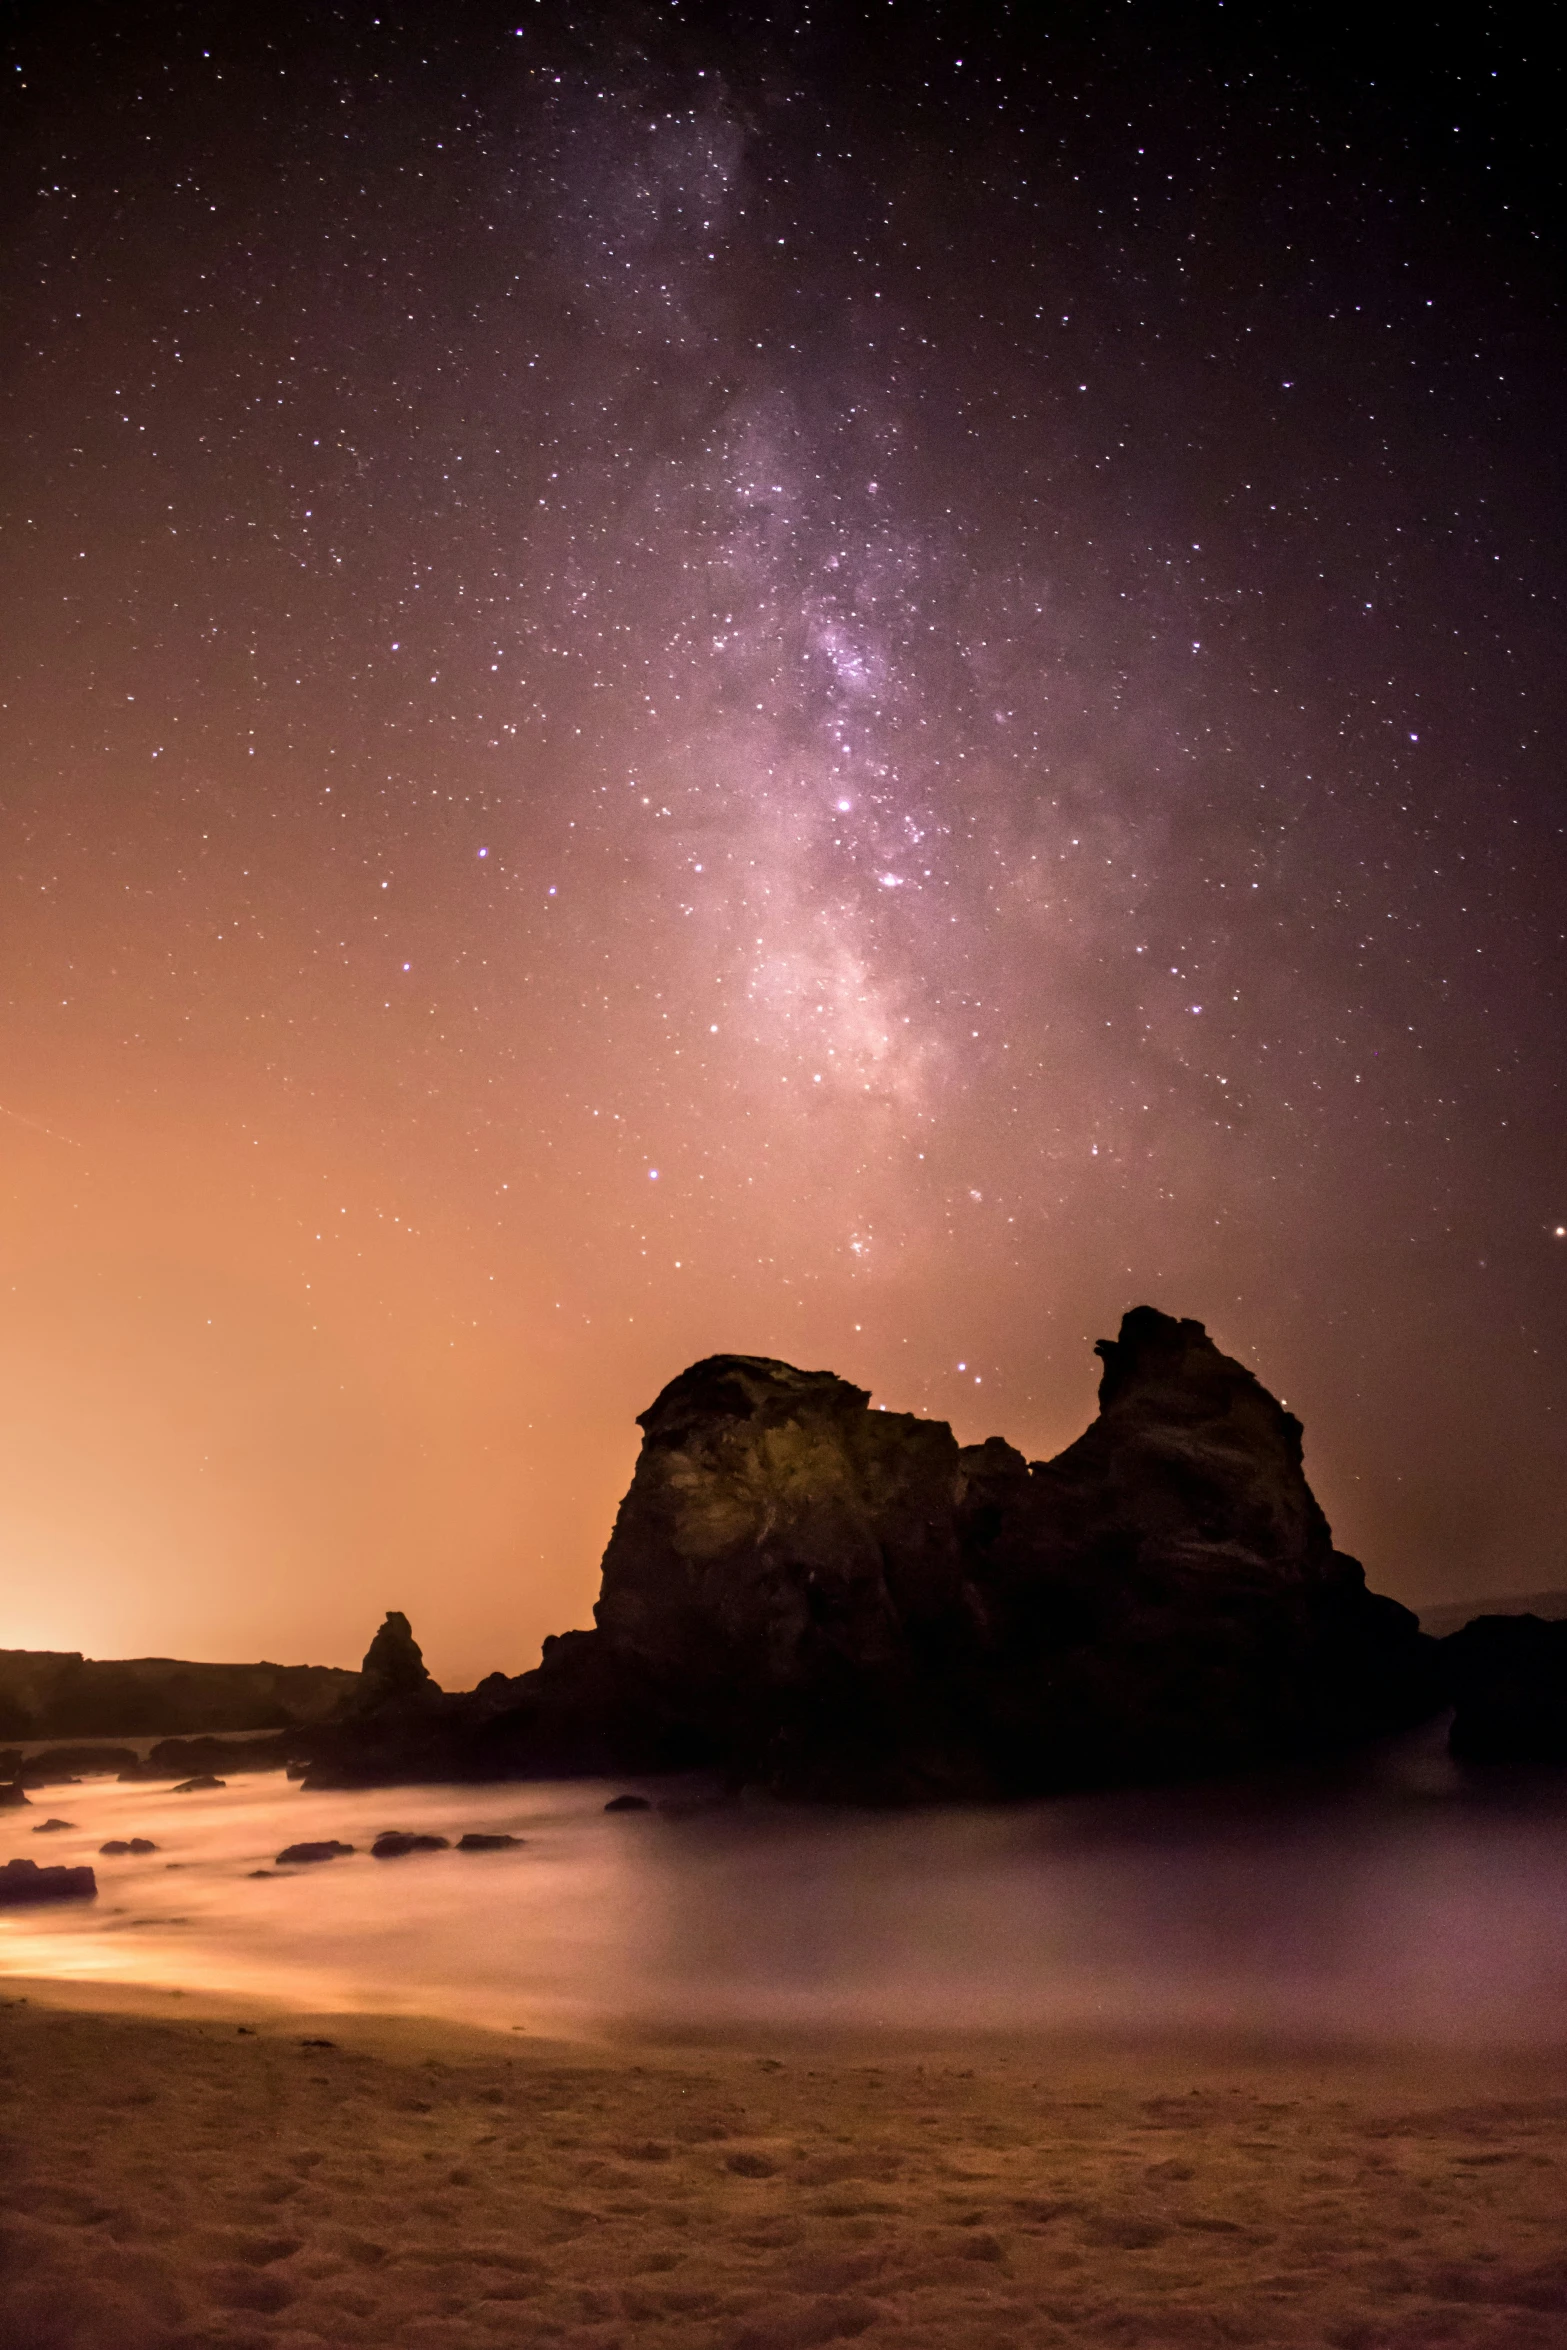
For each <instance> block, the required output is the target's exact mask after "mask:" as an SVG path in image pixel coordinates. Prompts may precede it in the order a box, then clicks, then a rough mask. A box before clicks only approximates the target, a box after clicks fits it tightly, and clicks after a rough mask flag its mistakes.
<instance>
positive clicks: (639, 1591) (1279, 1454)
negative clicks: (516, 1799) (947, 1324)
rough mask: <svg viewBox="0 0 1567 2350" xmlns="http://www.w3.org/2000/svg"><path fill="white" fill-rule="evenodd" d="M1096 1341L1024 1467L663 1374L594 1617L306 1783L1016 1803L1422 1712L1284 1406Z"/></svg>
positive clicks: (1239, 1374)
mask: <svg viewBox="0 0 1567 2350" xmlns="http://www.w3.org/2000/svg"><path fill="white" fill-rule="evenodd" d="M1097 1351H1098V1353H1099V1354H1100V1356H1101V1358H1102V1360H1103V1364H1104V1372H1103V1377H1102V1380H1101V1384H1100V1396H1099V1416H1098V1418H1097V1419H1096V1420H1095V1422H1094V1423H1093V1425H1092V1426H1091V1427H1090V1428H1089V1429H1088V1430H1087V1431H1086V1432H1085V1433H1084V1434H1083V1435H1082V1436H1081V1437H1079V1438H1078V1440H1077V1442H1076V1443H1075V1444H1073V1445H1071V1446H1069V1447H1068V1448H1067V1450H1066V1451H1065V1452H1063V1453H1061V1454H1060V1455H1059V1456H1058V1457H1057V1458H1056V1459H1055V1460H1053V1461H1048V1462H1034V1463H1032V1464H1030V1463H1029V1462H1027V1461H1025V1460H1024V1458H1023V1456H1022V1455H1021V1454H1020V1453H1018V1452H1016V1451H1014V1450H1013V1448H1012V1447H1011V1446H1010V1445H1008V1444H1006V1443H1004V1442H1003V1441H1002V1440H1001V1439H1000V1438H998V1437H993V1438H991V1439H990V1440H989V1441H988V1442H987V1443H985V1444H982V1445H970V1446H960V1445H959V1444H958V1443H957V1441H956V1439H955V1438H954V1436H953V1434H952V1432H951V1430H950V1429H949V1428H947V1427H946V1426H945V1425H943V1424H942V1423H941V1422H938V1421H928V1420H921V1419H917V1418H915V1417H913V1416H912V1415H910V1414H907V1413H894V1412H880V1411H872V1410H871V1409H870V1408H869V1398H868V1396H867V1395H866V1394H865V1392H864V1391H863V1390H862V1389H860V1388H857V1387H853V1386H851V1385H850V1384H849V1383H848V1382H847V1381H846V1380H842V1379H839V1378H836V1377H835V1376H834V1375H833V1374H832V1373H831V1372H825V1371H821V1372H811V1371H799V1370H796V1369H794V1368H793V1367H792V1366H791V1365H789V1364H787V1363H779V1362H771V1361H767V1360H764V1359H762V1358H759V1357H754V1356H745V1355H718V1356H714V1357H712V1358H710V1359H709V1360H708V1361H706V1362H702V1363H698V1364H696V1365H694V1366H693V1367H692V1368H691V1369H690V1370H688V1371H685V1372H683V1373H682V1374H681V1375H680V1377H679V1378H677V1379H675V1380H673V1381H672V1382H671V1383H670V1385H669V1386H668V1387H666V1388H665V1389H664V1391H663V1393H662V1394H661V1395H660V1396H659V1397H658V1398H657V1400H656V1401H655V1402H654V1403H653V1404H652V1406H651V1407H650V1408H649V1410H648V1411H647V1412H645V1413H644V1414H643V1415H642V1416H641V1421H640V1425H641V1427H642V1429H643V1445H642V1451H641V1455H640V1457H639V1459H638V1462H637V1467H636V1472H635V1475H634V1477H633V1479H632V1483H631V1488H630V1490H629V1492H628V1493H627V1495H626V1498H625V1500H624V1501H623V1503H622V1504H621V1508H620V1512H619V1515H618V1517H617V1519H616V1522H615V1527H614V1531H613V1533H612V1535H611V1537H610V1542H609V1547H608V1549H607V1550H606V1552H605V1556H604V1568H603V1584H602V1590H601V1594H600V1598H599V1601H598V1605H597V1607H596V1609H595V1611H594V1613H595V1617H596V1626H597V1628H596V1630H594V1631H593V1632H575V1633H568V1634H566V1635H564V1636H563V1637H561V1638H559V1639H557V1640H553V1641H549V1642H546V1644H545V1653H544V1657H543V1660H542V1662H541V1664H540V1665H539V1667H538V1668H537V1670H536V1671H535V1672H533V1673H529V1674H523V1675H522V1676H520V1677H519V1678H518V1679H517V1680H515V1681H509V1682H508V1681H506V1680H504V1679H503V1677H502V1676H500V1675H494V1676H492V1677H491V1679H490V1680H489V1681H487V1682H485V1683H483V1684H481V1686H480V1688H479V1689H478V1690H476V1691H475V1692H474V1693H473V1695H472V1696H471V1697H468V1698H456V1699H451V1698H448V1699H441V1700H426V1701H425V1702H424V1703H423V1705H422V1708H421V1710H420V1711H419V1713H418V1716H417V1718H414V1717H413V1716H411V1715H410V1714H409V1713H408V1711H407V1710H406V1709H403V1710H402V1712H401V1715H400V1719H399V1724H398V1730H397V1735H396V1736H389V1735H388V1734H387V1729H386V1727H382V1729H381V1731H380V1734H379V1735H377V1736H375V1737H374V1738H373V1739H372V1740H371V1742H370V1744H368V1745H367V1744H365V1743H364V1742H361V1743H360V1744H359V1745H358V1747H357V1748H355V1747H353V1746H352V1745H350V1744H348V1743H346V1742H345V1741H343V1740H341V1739H340V1740H338V1741H336V1742H335V1744H334V1747H333V1749H332V1751H330V1752H326V1751H322V1750H319V1749H318V1754H319V1759H318V1762H317V1764H316V1766H315V1768H314V1769H313V1771H312V1774H311V1783H312V1784H343V1783H345V1782H351V1781H353V1780H356V1779H360V1780H364V1779H369V1778H372V1777H383V1778H385V1777H440V1776H472V1777H487V1776H507V1775H518V1776H531V1775H538V1774H546V1773H573V1772H589V1771H606V1770H616V1771H625V1770H656V1769H671V1768H679V1767H684V1766H688V1765H693V1764H705V1765H710V1766H713V1767H716V1768H718V1769H720V1770H721V1771H723V1772H724V1773H725V1774H726V1775H727V1776H728V1777H729V1778H730V1779H731V1780H732V1781H736V1782H746V1781H748V1782H755V1783H761V1784H763V1785H766V1786H770V1787H772V1788H774V1789H776V1790H778V1791H779V1792H783V1793H789V1794H795V1795H807V1796H821V1797H854V1798H860V1799H866V1800H888V1801H899V1800H917V1799H920V1798H930V1797H937V1796H943V1795H949V1796H956V1795H969V1796H974V1795H998V1794H1016V1793H1025V1792H1034V1791H1042V1790H1045V1789H1050V1788H1061V1787H1070V1786H1085V1785H1093V1784H1105V1783H1109V1782H1113V1781H1116V1780H1128V1779H1137V1778H1167V1777H1171V1776H1176V1775H1181V1774H1186V1773H1190V1772H1194V1771H1201V1770H1217V1769H1226V1768H1233V1767H1237V1766H1240V1765H1243V1764H1246V1763H1249V1762H1254V1761H1257V1760H1260V1759H1262V1758H1264V1757H1269V1756H1278V1755H1284V1754H1292V1753H1300V1752H1308V1751H1312V1750H1314V1749H1321V1748H1323V1747H1328V1746H1333V1745H1337V1744H1342V1743H1345V1742H1348V1741H1351V1740H1354V1739H1356V1738H1361V1737H1366V1736H1369V1735H1372V1734H1375V1733H1376V1732H1378V1731H1381V1730H1386V1729H1391V1728H1394V1727H1399V1726H1402V1725H1403V1724H1405V1723H1407V1722H1410V1721H1413V1720H1417V1719H1419V1718H1420V1717H1421V1715H1422V1714H1423V1713H1426V1712H1430V1711H1432V1710H1434V1708H1435V1706H1436V1705H1437V1704H1438V1703H1439V1702H1440V1691H1439V1687H1438V1685H1437V1683H1436V1681H1435V1679H1434V1676H1433V1671H1432V1664H1431V1660H1432V1657H1433V1655H1434V1643H1432V1642H1429V1641H1426V1640H1423V1639H1422V1637H1421V1635H1420V1632H1419V1629H1418V1625H1417V1622H1416V1619H1415V1618H1414V1617H1413V1616H1412V1615H1411V1614H1410V1613H1409V1611H1408V1610H1407V1609H1405V1608H1401V1607H1400V1606H1398V1605H1397V1603H1396V1602H1395V1601H1392V1600H1388V1599H1381V1598H1378V1597H1376V1596H1375V1595H1373V1594H1372V1593H1370V1592H1368V1591H1367V1589H1366V1585H1365V1577H1364V1575H1363V1573H1362V1571H1361V1569H1360V1567H1359V1566H1358V1565H1357V1564H1356V1562H1355V1561H1354V1560H1353V1559H1350V1558H1346V1557H1345V1556H1344V1555H1343V1554H1342V1553H1341V1552H1339V1551H1336V1550H1335V1549H1334V1547H1333V1542H1332V1537H1331V1534H1330V1532H1329V1529H1328V1526H1327V1522H1326V1520H1325V1519H1324V1517H1323V1515H1322V1512H1321V1510H1320V1509H1319V1508H1318V1506H1317V1503H1316V1501H1315V1499H1314V1498H1313V1496H1312V1493H1311V1490H1310V1487H1309V1486H1308V1484H1307V1482H1306V1479H1305V1475H1304V1472H1303V1469H1302V1465H1301V1429H1300V1424H1299V1422H1298V1421H1297V1420H1295V1419H1294V1418H1293V1417H1292V1416H1291V1415H1290V1414H1289V1413H1288V1412H1287V1411H1285V1410H1284V1409H1283V1408H1282V1407H1281V1406H1280V1405H1279V1404H1278V1403H1277V1402H1276V1401H1275V1400H1274V1398H1273V1397H1272V1396H1271V1395H1269V1394H1268V1392H1267V1390H1266V1389H1265V1388H1264V1387H1262V1386H1261V1385H1260V1384H1259V1382H1258V1381H1257V1380H1256V1379H1255V1378H1254V1377H1253V1376H1252V1374H1251V1373H1250V1372H1249V1371H1247V1370H1246V1369H1245V1368H1244V1367H1243V1366H1242V1365H1241V1364H1239V1363H1236V1362H1234V1361H1232V1360H1231V1359H1230V1358H1229V1357H1228V1356H1226V1355H1223V1354H1221V1353H1220V1352H1219V1350H1218V1348H1217V1347H1216V1346H1214V1344H1213V1342H1212V1341H1211V1339H1209V1337H1208V1336H1207V1334H1206V1332H1205V1331H1204V1329H1203V1327H1202V1325H1201V1323H1199V1322H1193V1321H1175V1320H1173V1319H1171V1318H1170V1317H1169V1316H1168V1315H1165V1314H1161V1313H1157V1312H1155V1311H1154V1310H1153V1309H1152V1308H1151V1307H1146V1306H1143V1307H1138V1308H1136V1309H1135V1310H1134V1311H1133V1312H1132V1313H1129V1314H1128V1315H1127V1316H1126V1317H1125V1319H1124V1321H1123V1323H1122V1325H1121V1332H1120V1336H1119V1337H1118V1338H1117V1339H1115V1340H1113V1341H1112V1340H1102V1341H1101V1342H1100V1345H1099V1348H1098V1350H1097ZM368 1662H369V1660H368V1659H367V1671H368ZM372 1747H373V1749H374V1751H373V1752H372V1750H371V1749H372Z"/></svg>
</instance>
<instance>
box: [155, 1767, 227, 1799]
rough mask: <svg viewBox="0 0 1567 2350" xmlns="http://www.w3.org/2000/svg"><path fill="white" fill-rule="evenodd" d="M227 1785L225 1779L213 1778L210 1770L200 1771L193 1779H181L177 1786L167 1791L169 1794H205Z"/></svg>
mask: <svg viewBox="0 0 1567 2350" xmlns="http://www.w3.org/2000/svg"><path fill="white" fill-rule="evenodd" d="M227 1785H228V1781H227V1780H226V1779H215V1778H214V1777H213V1775H212V1773H211V1772H210V1771H201V1772H199V1773H198V1774H197V1776H196V1777H195V1778H194V1779H181V1780H180V1782H179V1784H178V1786H176V1787H171V1788H170V1789H169V1793H170V1794H171V1795H206V1794H209V1793H210V1792H211V1791H212V1790H213V1789H215V1788H218V1787H226V1786H227Z"/></svg>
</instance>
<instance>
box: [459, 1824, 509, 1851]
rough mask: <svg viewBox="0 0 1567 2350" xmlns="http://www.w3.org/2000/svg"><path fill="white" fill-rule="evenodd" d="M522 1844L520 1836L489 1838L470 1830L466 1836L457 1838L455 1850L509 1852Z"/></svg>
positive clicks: (472, 1829)
mask: <svg viewBox="0 0 1567 2350" xmlns="http://www.w3.org/2000/svg"><path fill="white" fill-rule="evenodd" d="M523 1842H524V1838H522V1837H521V1836H491V1835H485V1834H483V1833H482V1832H481V1831H480V1830H479V1829H477V1828H470V1829H469V1831H468V1833H467V1835H466V1836H461V1837H459V1838H458V1841H457V1849H458V1851H459V1852H510V1851H512V1850H513V1849H514V1847H515V1846H517V1845H519V1844H521V1843H523Z"/></svg>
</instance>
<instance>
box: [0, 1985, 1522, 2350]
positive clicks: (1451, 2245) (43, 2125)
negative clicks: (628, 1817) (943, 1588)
mask: <svg viewBox="0 0 1567 2350" xmlns="http://www.w3.org/2000/svg"><path fill="white" fill-rule="evenodd" d="M0 2067H3V2069H4V2073H5V2075H6V2077H7V2078H6V2094H5V2100H4V2113H5V2121H4V2124H3V2129H4V2133H5V2141H6V2143H5V2161H4V2167H3V2175H0V2189H3V2192H0V2209H3V2215H4V2216H3V2227H4V2234H5V2242H4V2245H3V2250H4V2252H5V2254H6V2257H5V2259H4V2261H3V2264H0V2344H3V2345H4V2350H336V2346H337V2345H338V2344H359V2345H363V2346H364V2350H496V2346H499V2350H524V2346H527V2350H544V2346H545V2345H549V2346H550V2350H640V2346H641V2345H643V2344H649V2345H653V2344H656V2345H658V2350H811V2346H812V2345H816V2344H825V2343H831V2342H836V2341H840V2340H843V2341H847V2340H855V2341H859V2342H862V2343H863V2344H864V2345H866V2350H1003V2346H1005V2350H1020V2346H1023V2345H1026V2346H1027V2350H1067V2346H1068V2345H1076V2344H1090V2343H1092V2344H1100V2343H1104V2344H1120V2345H1134V2346H1135V2345H1144V2344H1145V2345H1147V2346H1148V2350H1172V2346H1173V2345H1186V2344H1211V2345H1213V2346H1214V2350H1218V2346H1219V2345H1221V2344H1232V2343H1236V2342H1251V2343H1265V2344H1274V2343H1277V2344H1281V2345H1291V2346H1296V2350H1322V2346H1323V2345H1326V2344H1332V2345H1336V2346H1340V2350H1429V2346H1430V2345H1431V2344H1433V2343H1436V2342H1441V2343H1443V2344H1451V2345H1454V2346H1455V2350H1536V2346H1538V2350H1560V2346H1561V2345H1562V2344H1563V2343H1567V2260H1564V2258H1563V2255H1562V2241H1561V2221H1560V2202H1561V2188H1562V2173H1563V2168H1564V2167H1567V2048H1560V2049H1556V2048H1552V2049H1549V2050H1543V2051H1542V2050H1540V2049H1537V2048H1536V2049H1530V2050H1527V2051H1520V2050H1516V2049H1514V2050H1511V2051H1506V2052H1503V2051H1494V2050H1493V2051H1489V2052H1487V2051H1474V2050H1469V2051H1453V2050H1450V2049H1448V2050H1439V2051H1434V2050H1431V2049H1424V2050H1421V2049H1405V2050H1402V2051H1390V2050H1387V2049H1382V2050H1378V2051H1367V2050H1365V2049H1361V2050H1358V2051H1346V2050H1344V2049H1342V2048H1341V2049H1339V2050H1337V2051H1333V2052H1328V2051H1321V2050H1319V2051H1316V2052H1306V2051H1302V2050H1300V2049H1298V2048H1297V2049H1280V2048H1277V2047H1271V2048H1270V2047H1268V2046H1266V2045H1263V2044H1259V2043H1257V2042H1256V2041H1255V2040H1253V2041H1252V2042H1251V2043H1250V2044H1249V2045H1248V2044H1246V2043H1244V2042H1240V2041H1237V2042H1236V2043H1235V2044H1234V2045H1231V2046H1230V2047H1228V2048H1224V2047H1221V2046H1219V2045H1218V2044H1217V2043H1216V2042H1215V2041H1214V2040H1213V2039H1209V2040H1208V2041H1207V2042H1206V2043H1205V2044H1204V2045H1202V2046H1200V2047H1199V2046H1195V2045H1193V2044H1192V2043H1191V2042H1190V2040H1187V2041H1185V2042H1183V2043H1176V2042H1174V2041H1172V2040H1170V2039H1169V2038H1166V2039H1164V2040H1162V2041H1154V2040H1152V2039H1150V2040H1149V2041H1146V2042H1144V2043H1142V2044H1136V2043H1133V2042H1131V2041H1128V2040H1127V2039H1125V2038H1124V2037H1122V2038H1121V2039H1120V2040H1118V2041H1112V2040H1100V2041H1097V2042H1095V2041H1093V2040H1092V2039H1089V2038H1085V2037H1084V2036H1083V2035H1081V2034H1076V2035H1072V2036H1070V2037H1069V2038H1066V2037H1056V2038H1054V2039H1052V2038H1050V2037H1049V2036H1046V2035H1039V2034H1032V2035H1022V2034H1000V2033H984V2034H980V2033H962V2034H941V2035H932V2034H929V2033H923V2034H914V2033H909V2034H882V2035H866V2034H865V2033H863V2032H857V2033H854V2034H821V2033H804V2032H800V2031H786V2032H778V2031H776V2030H767V2031H765V2032H752V2033H746V2034H743V2035H735V2034H725V2035H722V2036H714V2035H711V2034H696V2033H694V2032H690V2031H687V2032H682V2033H678V2034H673V2035H671V2034H647V2033H635V2032H627V2031H624V2030H622V2031H619V2032H615V2033H613V2034H610V2035H599V2036H597V2037H595V2038H593V2039H591V2040H587V2041H583V2040H562V2039H545V2038H543V2037H542V2036H539V2037H535V2036H534V2035H532V2034H528V2033H503V2032H497V2031H494V2030H490V2029H487V2028H484V2027H481V2026H476V2025H466V2024H449V2023H445V2022H443V2021H442V2020H440V2019H439V2018H429V2017H411V2016H395V2017H388V2016H372V2015H365V2014H362V2013H353V2014H347V2015H344V2014H342V2013H323V2014H315V2015H311V2014H306V2013H304V2012H302V2011H293V2010H289V2009H285V2008H284V2007H283V2006H282V2005H281V2003H267V2002H263V2001H257V2000H255V1999H245V2000H239V1999H223V1998H221V1997H201V1996H199V1995H194V1994H177V1993H167V1992H165V1993H156V1992H152V1991H150V1990H148V1989H146V1988H145V1987H142V1986H106V1985H93V1984H82V1983H79V1982H75V1983H64V1984H62V1983H58V1982H55V1981H51V1980H49V1979H41V1980H40V1979H36V1978H35V1979H33V1980H31V1981H27V1980H24V1979H22V1978H13V1979H12V1980H11V1981H10V1982H9V1983H8V1984H7V1985H6V1986H5V1990H4V1994H3V2004H0Z"/></svg>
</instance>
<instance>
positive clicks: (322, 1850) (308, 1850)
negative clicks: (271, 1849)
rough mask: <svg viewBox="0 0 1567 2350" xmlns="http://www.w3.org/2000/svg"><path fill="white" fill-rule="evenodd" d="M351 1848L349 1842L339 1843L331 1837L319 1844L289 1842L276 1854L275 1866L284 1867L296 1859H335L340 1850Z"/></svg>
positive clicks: (344, 1850)
mask: <svg viewBox="0 0 1567 2350" xmlns="http://www.w3.org/2000/svg"><path fill="white" fill-rule="evenodd" d="M353 1849H354V1848H353V1846H352V1845H351V1844H339V1843H337V1842H336V1841H335V1840H334V1839H333V1838H331V1837H328V1838H327V1839H326V1840H325V1841H324V1842H323V1843H320V1844H290V1845H288V1846H286V1847H285V1849H284V1850H283V1851H282V1852H280V1853H279V1854H278V1856H277V1862H276V1866H277V1867H278V1868H280V1869H286V1868H288V1867H289V1866H290V1865H291V1864H292V1863H294V1862H296V1861H306V1860H336V1858H337V1856H338V1854H339V1853H340V1852H352V1851H353Z"/></svg>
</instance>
